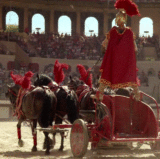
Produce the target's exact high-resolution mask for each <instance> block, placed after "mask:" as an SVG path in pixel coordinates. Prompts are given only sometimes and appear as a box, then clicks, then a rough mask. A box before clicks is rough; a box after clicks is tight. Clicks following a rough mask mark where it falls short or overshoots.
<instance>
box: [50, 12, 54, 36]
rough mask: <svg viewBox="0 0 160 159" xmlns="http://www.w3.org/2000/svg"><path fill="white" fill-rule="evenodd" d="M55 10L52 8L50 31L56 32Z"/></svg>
mask: <svg viewBox="0 0 160 159" xmlns="http://www.w3.org/2000/svg"><path fill="white" fill-rule="evenodd" d="M54 31H55V29H54V10H50V32H52V33H54Z"/></svg>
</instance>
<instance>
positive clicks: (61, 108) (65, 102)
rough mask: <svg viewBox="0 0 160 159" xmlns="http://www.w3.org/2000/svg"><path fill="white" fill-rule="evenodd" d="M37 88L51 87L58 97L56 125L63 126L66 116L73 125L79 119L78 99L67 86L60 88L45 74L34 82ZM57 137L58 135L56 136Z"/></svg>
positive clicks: (62, 136)
mask: <svg viewBox="0 0 160 159" xmlns="http://www.w3.org/2000/svg"><path fill="white" fill-rule="evenodd" d="M34 85H35V86H49V87H50V89H51V90H52V91H53V92H54V93H55V95H56V97H57V107H56V118H55V124H62V121H63V118H64V116H65V115H67V116H68V121H69V122H70V123H71V124H72V123H73V122H74V121H75V120H76V119H78V118H79V109H78V98H77V95H76V93H75V92H74V91H71V90H69V89H68V87H67V86H58V84H57V83H56V82H54V81H53V80H52V79H51V78H50V77H49V76H47V75H45V74H40V75H39V74H37V77H36V78H35V80H34ZM60 134H61V146H60V149H59V150H63V148H64V146H63V142H64V133H63V132H62V133H60ZM55 135H56V134H55Z"/></svg>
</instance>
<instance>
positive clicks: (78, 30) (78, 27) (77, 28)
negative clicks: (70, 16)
mask: <svg viewBox="0 0 160 159" xmlns="http://www.w3.org/2000/svg"><path fill="white" fill-rule="evenodd" d="M80 22H81V13H80V12H77V22H76V33H77V34H78V35H80V34H81V29H80V28H81V23H80Z"/></svg>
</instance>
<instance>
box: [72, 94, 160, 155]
mask: <svg viewBox="0 0 160 159" xmlns="http://www.w3.org/2000/svg"><path fill="white" fill-rule="evenodd" d="M143 97H147V98H149V99H150V100H152V102H154V104H155V105H156V111H157V112H156V113H155V112H154V111H153V109H152V107H151V106H150V105H149V104H147V103H145V102H144V101H143ZM80 113H84V114H92V115H93V114H94V122H92V123H88V122H87V121H86V120H83V119H77V120H76V121H75V122H74V123H73V125H72V128H71V133H70V145H71V151H72V153H73V156H75V157H83V156H84V155H85V153H86V152H87V148H88V143H89V142H90V143H91V149H92V150H96V149H99V148H103V149H104V148H105V149H107V148H110V147H113V148H114V147H116V148H117V147H123V148H124V147H126V148H130V149H139V148H140V147H141V146H142V145H143V144H149V145H150V147H151V151H152V152H153V153H154V154H155V155H156V156H160V154H159V153H158V150H159V148H160V133H159V132H160V130H159V107H158V104H157V102H156V100H155V99H154V98H153V97H151V96H149V95H147V94H145V93H144V92H141V100H140V101H136V100H135V99H134V98H133V97H132V96H130V97H126V96H123V95H104V97H103V101H102V102H96V104H95V110H86V111H83V112H80Z"/></svg>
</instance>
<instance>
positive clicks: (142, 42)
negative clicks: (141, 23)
mask: <svg viewBox="0 0 160 159" xmlns="http://www.w3.org/2000/svg"><path fill="white" fill-rule="evenodd" d="M136 44H137V47H138V53H137V59H138V60H145V55H144V54H143V51H142V50H143V47H155V49H156V54H157V59H158V60H159V59H160V40H159V36H157V35H155V34H153V36H152V37H150V36H148V37H146V36H142V37H138V36H137V38H136Z"/></svg>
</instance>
